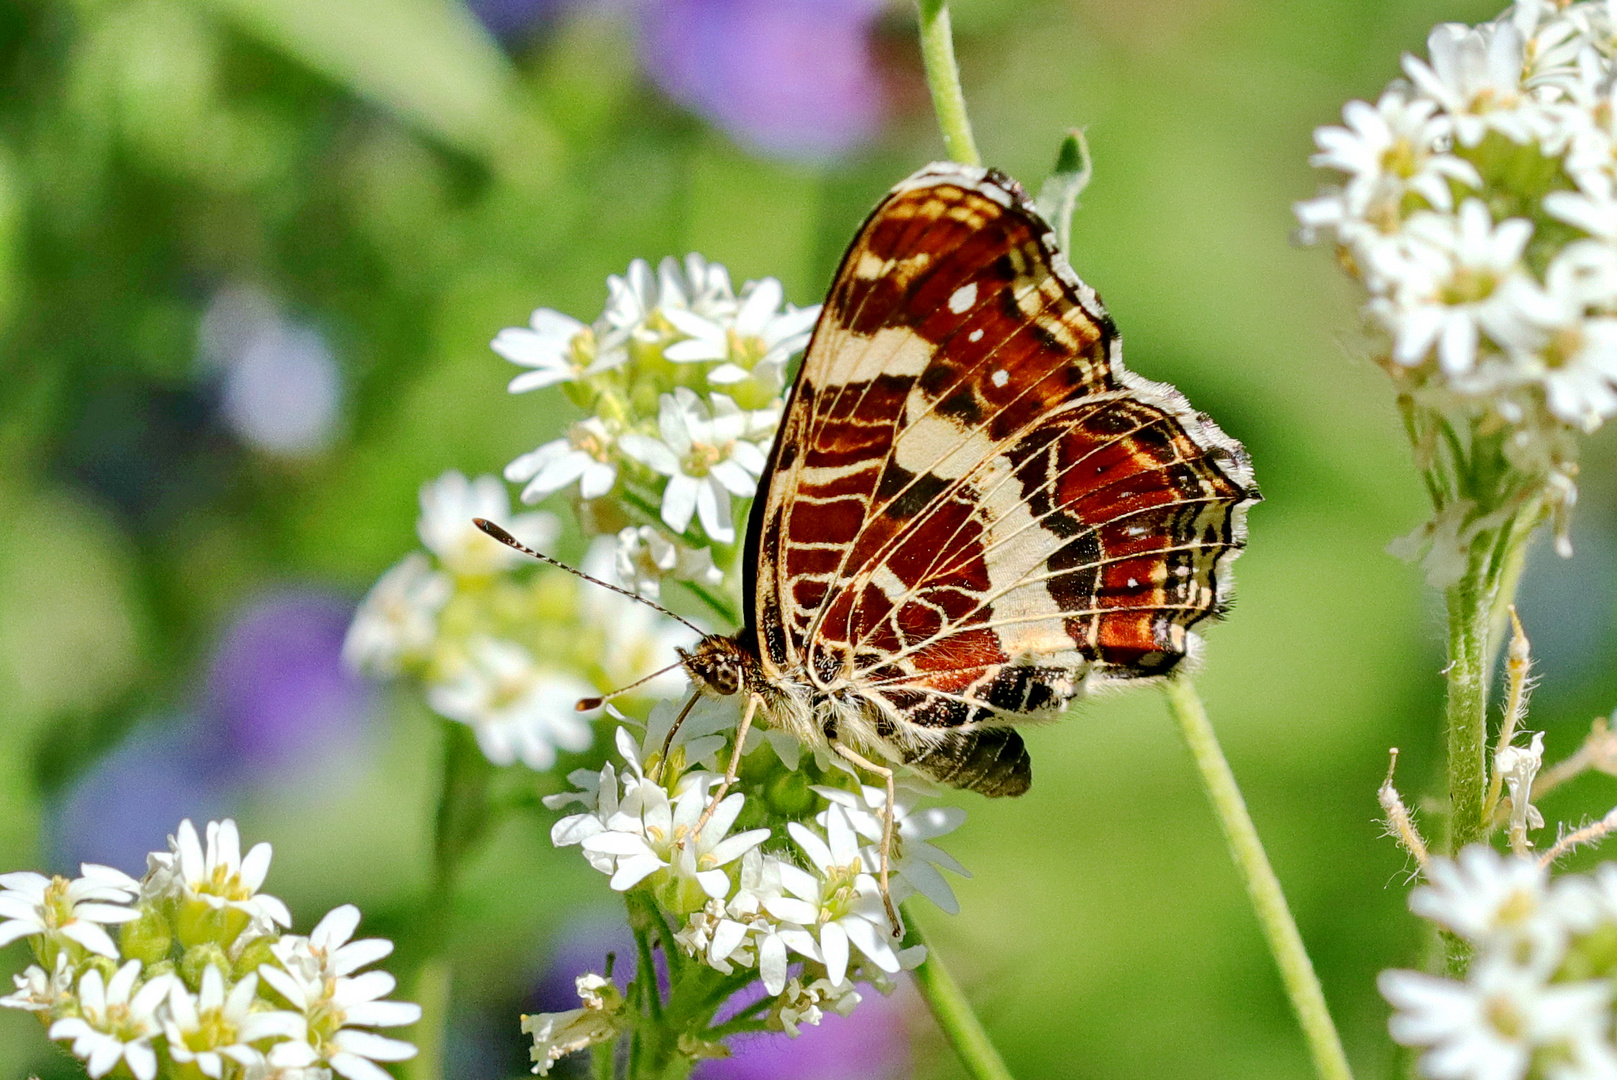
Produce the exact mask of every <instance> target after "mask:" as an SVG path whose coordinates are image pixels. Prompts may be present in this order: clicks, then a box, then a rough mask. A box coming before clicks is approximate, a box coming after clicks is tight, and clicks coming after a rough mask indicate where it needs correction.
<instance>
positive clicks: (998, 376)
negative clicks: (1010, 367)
mask: <svg viewBox="0 0 1617 1080" xmlns="http://www.w3.org/2000/svg"><path fill="white" fill-rule="evenodd" d="M989 381H991V382H992V383H993V384H994V385H995V386H1004V385H1005V384H1006V383H1008V382H1010V381H1011V373H1010V372H1008V371H1006V370H1005V369H1004V368H1000V369H999V370H998V371H996V372H994V374H993V375H991V376H989Z"/></svg>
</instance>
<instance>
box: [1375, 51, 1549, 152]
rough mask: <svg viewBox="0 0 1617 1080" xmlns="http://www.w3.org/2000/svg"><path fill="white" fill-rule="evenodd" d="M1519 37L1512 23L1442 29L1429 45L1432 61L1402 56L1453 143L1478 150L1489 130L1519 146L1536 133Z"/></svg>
mask: <svg viewBox="0 0 1617 1080" xmlns="http://www.w3.org/2000/svg"><path fill="white" fill-rule="evenodd" d="M1523 47H1524V42H1523V40H1522V34H1521V31H1520V30H1518V29H1517V28H1516V27H1515V26H1513V25H1511V24H1510V23H1508V22H1507V23H1484V24H1483V25H1481V26H1475V27H1472V26H1465V25H1462V24H1460V23H1443V24H1441V25H1439V26H1437V27H1435V28H1433V30H1432V32H1431V34H1430V36H1428V37H1427V39H1426V49H1427V53H1428V55H1429V56H1430V58H1431V59H1430V61H1429V62H1428V61H1423V60H1420V59H1418V58H1417V57H1414V56H1409V55H1407V54H1406V55H1405V56H1404V73H1405V74H1407V75H1408V76H1409V78H1410V81H1411V82H1413V83H1414V84H1415V87H1416V89H1418V90H1419V91H1421V92H1422V93H1424V94H1427V95H1429V96H1430V97H1432V98H1433V99H1434V100H1436V101H1437V102H1438V103H1439V104H1440V105H1441V106H1442V107H1443V113H1444V116H1445V118H1446V120H1447V122H1448V124H1450V125H1452V129H1453V133H1454V137H1455V139H1456V140H1457V141H1458V142H1459V143H1460V145H1461V146H1475V145H1476V144H1477V143H1479V142H1481V141H1482V137H1483V135H1485V134H1486V133H1487V132H1488V131H1489V130H1494V131H1498V132H1499V133H1501V134H1502V135H1505V136H1506V137H1508V138H1510V139H1511V140H1513V141H1515V142H1518V143H1526V142H1529V141H1531V140H1532V139H1533V137H1534V135H1535V134H1536V133H1537V130H1538V124H1539V117H1538V114H1537V110H1536V109H1535V108H1533V107H1532V105H1533V103H1532V101H1531V99H1530V98H1529V97H1528V93H1527V90H1526V88H1525V87H1524V86H1523V85H1522V71H1523Z"/></svg>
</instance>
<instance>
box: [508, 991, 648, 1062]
mask: <svg viewBox="0 0 1617 1080" xmlns="http://www.w3.org/2000/svg"><path fill="white" fill-rule="evenodd" d="M575 985H576V986H577V988H578V998H579V1001H580V1002H582V1006H581V1007H580V1008H577V1009H569V1010H567V1011H566V1012H559V1013H534V1014H533V1015H531V1016H528V1015H525V1016H523V1017H522V1033H523V1034H524V1035H531V1036H532V1037H533V1049H532V1050H530V1051H529V1058H530V1059H531V1060H532V1061H533V1063H534V1064H533V1071H534V1072H536V1073H538V1074H539V1075H540V1076H547V1075H549V1073H550V1068H551V1066H552V1065H554V1064H555V1063H556V1062H558V1061H560V1060H561V1059H562V1058H564V1057H566V1056H567V1055H568V1054H574V1053H577V1052H578V1051H580V1050H585V1049H588V1048H589V1047H591V1046H594V1045H595V1044H596V1043H603V1042H606V1041H608V1040H610V1039H614V1038H616V1037H617V1034H618V1029H619V1027H620V1025H621V1023H622V1019H621V1016H622V1013H623V995H622V994H620V993H618V988H617V987H616V986H613V985H612V984H611V983H610V982H608V981H607V980H606V979H603V978H602V977H601V976H599V975H580V976H579V977H578V978H577V979H576V980H575Z"/></svg>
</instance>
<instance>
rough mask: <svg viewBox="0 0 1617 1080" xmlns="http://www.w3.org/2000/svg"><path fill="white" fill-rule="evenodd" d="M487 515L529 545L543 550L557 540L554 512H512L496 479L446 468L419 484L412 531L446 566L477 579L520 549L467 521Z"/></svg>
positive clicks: (510, 561)
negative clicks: (418, 507)
mask: <svg viewBox="0 0 1617 1080" xmlns="http://www.w3.org/2000/svg"><path fill="white" fill-rule="evenodd" d="M473 518H486V519H487V520H489V521H493V522H497V523H498V524H500V525H503V526H504V527H505V529H506V531H508V532H509V533H510V534H511V535H512V536H514V537H516V538H517V539H518V540H521V541H522V542H523V543H524V544H527V545H528V546H529V547H532V548H541V549H542V548H544V547H545V545H547V544H549V543H550V541H552V540H554V539H555V538H556V532H557V531H558V529H559V528H560V524H559V523H558V522H557V521H556V518H555V517H554V515H551V514H543V513H533V514H522V515H519V516H517V517H514V518H513V517H512V516H511V500H510V499H509V498H508V497H507V496H506V493H505V485H503V484H501V483H500V481H499V478H498V477H493V476H479V477H478V478H477V479H475V480H467V479H466V477H465V476H463V475H462V474H461V473H459V472H456V471H454V470H451V471H449V472H446V473H444V474H443V475H442V476H440V477H439V478H438V479H436V480H433V481H431V482H430V483H426V484H422V485H421V517H420V518H419V519H417V521H416V532H417V533H418V534H420V536H421V542H422V543H423V544H425V545H426V547H427V549H428V550H429V551H431V552H432V553H433V554H434V555H436V556H438V561H439V562H441V563H442V564H443V566H444V568H445V569H446V570H448V571H449V572H450V573H453V574H456V575H459V576H461V577H480V576H485V575H488V574H493V573H495V572H497V571H499V570H503V569H504V568H506V567H507V566H512V565H515V564H517V563H519V562H521V561H522V560H523V555H522V554H521V552H518V551H513V550H512V549H511V548H509V547H507V546H506V545H504V544H502V543H500V542H499V541H498V540H495V539H494V538H493V537H492V536H489V535H487V534H486V533H484V532H483V530H481V529H479V528H478V527H477V526H476V525H474V524H472V519H473Z"/></svg>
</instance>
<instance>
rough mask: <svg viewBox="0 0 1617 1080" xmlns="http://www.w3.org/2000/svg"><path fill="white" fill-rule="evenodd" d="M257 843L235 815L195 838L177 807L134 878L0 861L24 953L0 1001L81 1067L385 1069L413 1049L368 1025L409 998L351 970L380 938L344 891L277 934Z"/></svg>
mask: <svg viewBox="0 0 1617 1080" xmlns="http://www.w3.org/2000/svg"><path fill="white" fill-rule="evenodd" d="M270 855H271V852H270V846H269V845H268V844H257V845H255V846H254V847H253V848H252V849H251V850H249V851H248V852H247V853H246V854H245V855H243V854H242V851H241V840H240V836H239V834H238V833H237V831H236V823H235V822H233V821H229V820H226V821H222V822H218V821H215V822H209V823H208V826H207V830H206V834H205V843H204V838H203V837H199V836H198V835H197V831H196V828H195V827H194V826H193V825H192V824H191V822H190V821H183V822H181V823H180V827H179V830H178V831H177V832H176V834H175V835H174V836H172V837H170V838H169V850H168V851H166V852H153V853H152V854H151V855H150V856H149V859H148V869H147V872H146V875H145V876H144V877H143V878H141V879H140V880H136V879H135V878H132V877H129V876H128V875H126V874H123V873H121V872H120V871H117V870H114V869H112V868H110V867H105V866H93V865H85V866H84V867H82V868H81V873H82V875H83V876H82V877H79V878H76V879H74V880H71V881H69V880H67V879H66V878H61V877H54V878H48V877H45V876H44V875H41V874H35V873H14V874H4V875H0V887H3V889H4V891H0V918H3V919H4V921H3V922H0V945H3V944H8V943H10V942H13V941H17V940H20V939H27V940H28V942H29V944H30V945H31V946H32V947H33V952H34V958H35V960H36V963H34V964H33V965H30V966H29V967H28V969H27V970H26V971H24V972H23V973H22V974H21V975H17V976H14V977H13V979H14V982H15V984H16V989H15V991H14V992H13V993H11V994H9V995H7V996H5V997H0V1005H3V1006H5V1007H7V1008H12V1009H23V1010H26V1011H28V1012H32V1013H34V1014H36V1015H37V1016H38V1017H39V1019H40V1022H41V1023H42V1024H44V1025H45V1026H46V1028H47V1030H48V1032H49V1035H50V1038H52V1039H55V1040H59V1041H61V1042H65V1043H68V1044H69V1045H70V1046H71V1049H72V1052H73V1054H74V1055H75V1056H77V1057H78V1058H80V1059H81V1060H83V1061H84V1062H85V1067H86V1069H87V1071H88V1072H89V1074H90V1076H91V1077H95V1078H99V1077H102V1076H106V1075H107V1074H108V1073H110V1072H112V1071H113V1070H114V1069H116V1068H118V1067H119V1066H120V1065H121V1066H123V1067H124V1068H125V1069H127V1070H128V1072H129V1073H131V1074H133V1075H134V1076H135V1077H136V1080H154V1078H155V1077H156V1076H157V1075H158V1073H159V1071H160V1070H161V1071H162V1073H163V1075H164V1076H168V1077H194V1076H195V1075H197V1074H201V1075H202V1076H206V1077H210V1078H212V1080H330V1077H331V1075H332V1073H334V1072H335V1073H336V1074H338V1075H340V1076H343V1077H345V1078H347V1080H387V1076H388V1074H387V1073H386V1071H384V1070H383V1069H382V1068H381V1067H380V1066H379V1065H377V1064H376V1063H377V1062H379V1061H380V1062H391V1061H404V1060H407V1059H409V1058H411V1057H414V1056H415V1053H416V1048H415V1047H414V1046H413V1045H412V1044H410V1043H408V1042H404V1041H402V1040H399V1039H392V1038H387V1037H385V1036H382V1035H378V1034H376V1033H375V1032H374V1031H370V1030H367V1029H369V1028H377V1027H382V1028H387V1027H401V1026H404V1025H408V1024H413V1023H415V1022H416V1021H417V1020H418V1019H420V1016H421V1010H420V1007H419V1006H416V1005H411V1004H407V1003H405V1002H399V1001H384V1000H382V999H383V998H385V997H387V995H389V994H391V993H392V992H393V989H394V979H393V976H391V975H389V974H388V973H387V972H385V971H366V972H360V971H359V969H360V968H362V967H366V966H368V965H370V964H373V963H375V962H376V961H378V960H381V959H382V958H383V957H385V956H387V955H388V954H389V953H391V952H392V951H393V945H392V943H391V942H388V941H384V940H382V939H380V938H366V939H361V940H359V941H352V940H350V939H351V938H352V937H353V934H354V931H355V930H356V929H357V928H358V926H359V910H358V909H357V908H355V907H353V906H352V905H344V906H342V907H339V908H337V909H335V910H334V911H332V912H331V913H329V914H328V915H327V916H326V917H325V918H324V919H322V920H320V923H319V924H318V925H317V926H316V927H315V928H314V931H313V932H312V933H311V934H310V935H309V936H308V937H301V936H298V935H294V934H289V933H287V932H286V931H287V929H288V928H289V927H290V926H291V924H292V919H291V916H290V914H289V913H288V912H287V910H286V905H285V904H283V903H282V902H281V901H280V900H278V899H276V898H275V897H273V896H271V895H269V894H268V893H264V892H261V891H260V887H261V886H262V885H263V883H264V878H265V875H266V874H267V873H268V871H269V864H270ZM114 927H115V928H117V933H118V938H117V940H114V938H113V936H112V934H111V933H110V932H109V928H114Z"/></svg>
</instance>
